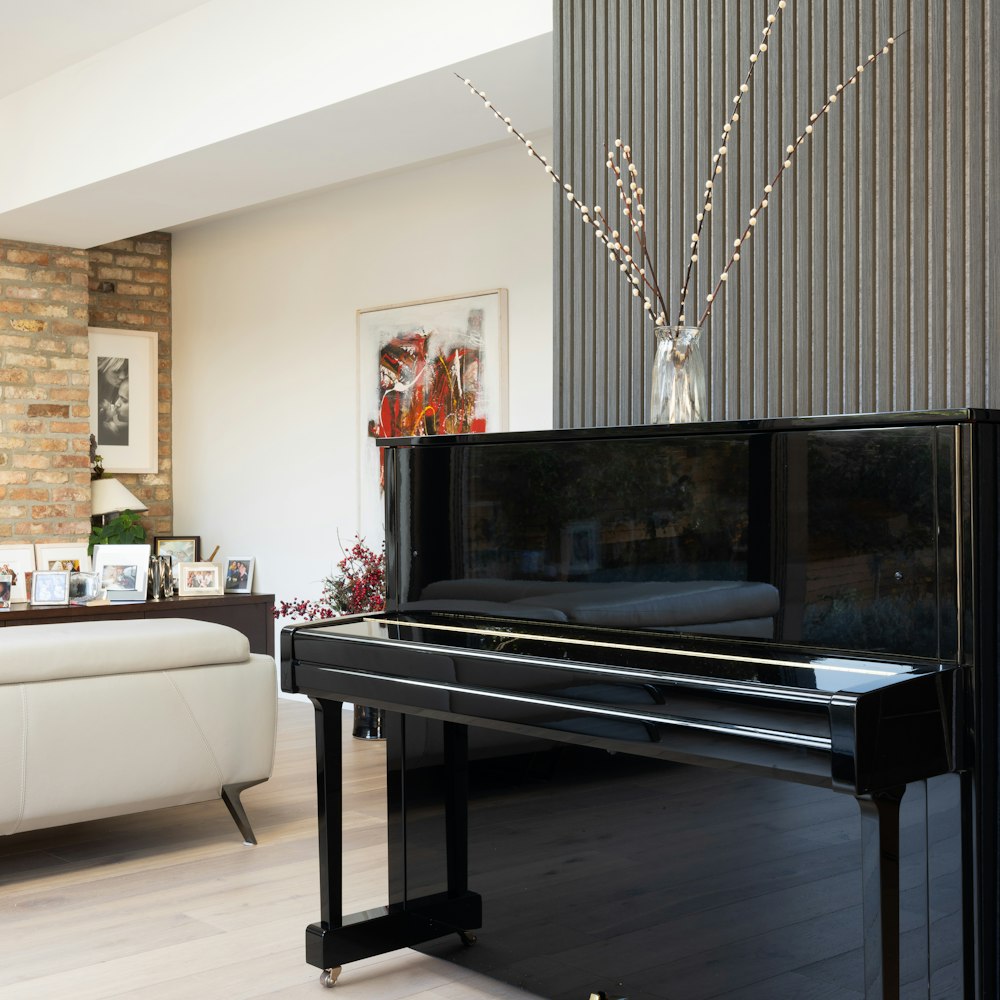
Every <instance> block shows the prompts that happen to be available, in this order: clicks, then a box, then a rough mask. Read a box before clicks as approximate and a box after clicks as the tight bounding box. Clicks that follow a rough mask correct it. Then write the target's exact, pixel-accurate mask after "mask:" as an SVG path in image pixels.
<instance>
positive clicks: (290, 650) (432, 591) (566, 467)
mask: <svg viewBox="0 0 1000 1000" xmlns="http://www.w3.org/2000/svg"><path fill="white" fill-rule="evenodd" d="M384 447H385V468H386V485H387V491H386V511H387V579H388V595H387V603H386V610H385V612H384V613H381V614H378V615H371V616H363V617H357V618H350V619H340V620H338V621H337V622H335V623H332V624H331V623H309V624H307V625H298V626H289V627H288V628H286V629H285V630H284V632H283V636H282V685H283V687H284V688H285V689H286V690H289V691H300V692H303V693H305V694H307V695H309V696H310V697H311V698H312V699H313V701H314V704H315V706H316V708H317V749H318V753H319V755H320V767H319V784H318V790H319V806H320V820H321V822H320V850H321V869H322V870H321V920H320V922H319V923H317V924H314V925H312V926H310V928H308V930H307V935H306V937H307V953H306V954H307V961H309V962H310V963H311V964H313V965H316V966H317V967H320V968H332V967H336V966H340V965H342V964H343V963H345V962H350V961H353V960H355V959H358V958H362V957H365V956H369V955H373V954H378V953H381V952H384V951H387V950H390V949H392V948H397V947H402V946H406V945H410V946H414V945H423V946H425V947H426V948H428V949H430V950H433V951H435V953H437V954H443V955H445V956H446V957H449V958H450V959H451V960H454V961H461V962H462V963H463V964H467V965H470V966H472V967H477V965H478V966H481V967H483V968H488V969H489V971H490V973H491V974H493V975H496V976H497V977H498V978H503V979H506V980H508V981H511V982H516V983H518V984H520V985H523V986H525V987H526V988H528V989H532V990H534V991H535V992H538V993H540V994H542V995H545V996H550V997H553V998H561V997H566V998H567V1000H568V998H570V997H573V996H585V995H587V992H588V989H591V990H593V991H594V992H597V991H598V990H600V989H614V990H615V991H616V993H617V994H619V995H627V996H628V997H629V998H630V1000H642V998H646V997H648V998H660V997H663V996H667V995H669V996H678V997H680V996H683V997H691V998H694V997H701V996H705V997H708V996H718V997H723V996H724V997H731V998H733V1000H735V998H736V997H747V998H749V997H751V996H775V995H779V994H780V993H781V991H782V990H783V991H785V993H786V994H787V995H795V996H797V997H801V998H803V1000H805V998H807V997H809V996H816V997H833V996H843V997H845V998H847V997H857V996H861V995H864V996H866V997H868V998H876V997H878V998H898V997H900V996H910V995H920V996H932V997H936V998H939V997H965V998H967V1000H971V998H973V997H982V996H989V995H997V978H996V962H997V949H996V931H997V923H996V904H997V890H996V874H995V863H994V859H995V857H996V805H995V787H996V761H995V758H996V739H995V722H994V718H995V692H994V680H993V677H994V674H995V671H996V667H997V648H996V634H995V633H996V621H995V615H994V614H993V611H994V609H995V607H996V599H995V597H996V544H997V531H996V527H997V525H996V522H997V498H996V493H997V477H996V453H997V440H996V421H995V419H994V416H993V415H992V414H991V413H985V412H979V411H947V412H940V413H928V414H891V415H884V416H877V417H872V416H869V417H840V418H809V419H797V420H776V421H766V422H754V423H740V424H703V425H689V426H681V427H642V428H611V429H609V428H603V429H588V430H577V431H552V432H533V433H528V434H499V435H478V436H463V437H434V438H417V439H406V440H394V441H389V442H385V443H384ZM344 701H354V702H358V703H363V704H367V705H375V706H379V707H382V708H384V709H386V710H387V711H388V717H387V723H388V726H389V741H388V750H389V774H388V782H389V796H390V803H389V804H390V835H389V866H390V898H389V901H388V905H387V906H386V907H385V908H384V909H383V910H381V911H379V912H377V913H373V912H371V911H369V912H366V913H365V914H356V915H353V916H345V915H343V914H342V913H341V905H340V863H339V853H340V833H339V819H338V817H339V767H340V757H339V754H340V705H341V703H342V702H344ZM609 754H610V755H612V756H611V757H609ZM774 779H778V780H779V781H780V782H781V784H780V785H777V784H776V783H775V780H774ZM809 787H812V788H813V789H815V791H808V790H807V789H808V788H809ZM708 789H711V790H712V792H711V795H708V794H705V793H706V792H707V790H708ZM775 789H777V790H778V791H775ZM797 789H798V790H797ZM827 789H832V790H834V791H837V792H841V793H846V794H847V795H848V796H850V797H853V799H854V800H856V802H857V803H858V805H859V806H860V816H861V821H860V824H859V823H858V822H857V820H856V819H855V820H854V821H853V823H851V822H850V820H849V817H845V816H843V815H841V814H840V813H838V814H837V818H836V824H840V825H839V826H835V825H832V824H833V821H831V825H830V826H829V830H831V831H832V830H834V829H836V831H837V832H836V835H835V836H831V839H832V840H833V841H835V842H836V843H831V844H829V845H827V847H826V848H824V851H823V852H821V853H820V854H819V855H818V860H817V862H816V864H819V865H828V864H830V863H831V861H832V859H833V858H834V856H836V857H837V858H838V859H839V860H838V861H837V864H838V865H840V866H841V867H840V868H838V869H837V874H836V875H834V874H832V873H826V872H825V869H824V873H826V874H829V878H830V879H833V880H834V881H831V882H829V884H827V883H825V882H823V880H822V879H819V880H817V881H814V882H809V883H808V884H806V883H807V881H808V880H806V879H804V878H802V879H799V880H798V881H801V883H802V885H801V886H800V887H799V888H797V889H796V892H797V893H798V896H796V897H795V901H793V902H789V899H791V897H788V898H785V897H784V896H783V897H782V901H781V903H780V906H781V907H788V908H789V912H797V911H796V910H795V908H796V907H799V908H800V909H801V910H802V912H803V913H805V912H806V911H808V913H809V914H810V916H809V919H808V920H806V919H805V918H803V919H801V920H799V919H790V920H786V921H784V922H780V921H779V926H778V927H776V928H775V929H774V931H773V933H772V936H771V938H766V937H765V938H760V937H759V935H760V934H761V933H763V930H764V924H766V923H767V922H768V920H769V919H773V914H771V915H769V914H770V911H769V910H768V909H767V907H766V906H765V905H764V904H762V905H761V907H760V912H759V913H756V914H754V912H753V910H752V908H748V904H740V905H742V907H743V909H741V910H740V914H741V916H740V917H739V918H738V919H735V918H734V914H735V911H734V910H733V905H734V902H733V901H736V900H741V899H747V900H749V899H752V898H755V896H761V895H762V894H763V890H762V889H761V887H760V885H758V884H756V883H755V882H754V879H755V878H757V879H759V878H760V874H759V873H762V872H765V871H771V870H773V871H774V872H776V873H778V872H783V874H782V875H777V874H776V875H774V877H773V879H772V880H771V881H772V882H773V881H774V879H777V878H782V877H787V870H786V869H787V868H788V866H789V864H791V862H789V861H788V860H787V859H788V858H789V857H797V856H798V854H799V853H802V852H804V851H806V849H807V848H808V849H809V850H812V849H814V848H815V847H816V843H815V841H816V839H817V837H818V838H819V840H823V839H824V838H825V837H826V836H828V830H827V828H826V827H823V828H821V829H817V828H816V827H815V822H816V821H815V820H811V819H810V818H811V817H813V816H816V815H819V814H820V813H822V812H827V811H829V810H830V809H832V808H833V807H834V805H835V804H836V802H837V801H850V800H849V799H846V800H845V799H844V798H839V797H837V796H834V797H833V799H826V798H823V795H824V794H825V792H824V791H823V790H827ZM904 793H905V794H904ZM817 796H820V797H819V798H817ZM776 800H777V801H780V803H781V805H780V808H776V807H775V804H774V803H775V801H776ZM557 801H558V802H559V803H560V810H559V811H560V812H561V813H562V814H563V815H558V814H557V813H552V814H549V812H548V811H547V810H548V809H549V807H550V806H551V805H552V803H554V802H557ZM828 802H829V803H830V805H829V806H828V805H827V803H828ZM836 808H837V809H839V808H840V807H839V805H837V806H836ZM744 809H746V810H750V813H747V814H746V815H744V816H743V821H744V822H751V825H752V824H753V823H764V824H766V825H767V828H768V829H769V830H770V831H771V834H772V835H771V836H769V837H766V838H755V837H752V836H750V837H742V836H741V831H740V830H739V828H738V824H739V819H737V818H734V816H738V815H739V814H740V810H744ZM580 810H584V811H583V812H581V811H580ZM901 810H902V815H903V816H904V822H903V840H902V841H901V840H900V815H901ZM755 811H758V812H759V813H760V816H759V818H753V819H752V820H748V819H747V818H746V817H747V815H751V814H754V812H755ZM855 812H857V810H855ZM595 813H596V814H597V817H596V818H595V816H594V814H595ZM911 814H912V815H911ZM583 815H585V816H586V819H585V820H581V819H580V817H581V816H583ZM601 815H603V816H605V817H606V821H604V820H602V819H601ZM564 817H565V818H564ZM570 817H574V818H570ZM668 817H669V818H668ZM907 817H909V818H907ZM810 822H812V824H813V825H810ZM499 823H502V824H504V829H503V830H502V832H501V833H500V834H498V832H497V825H498V824H499ZM665 823H668V824H673V827H672V828H673V832H674V837H673V839H671V840H669V841H665V840H663V839H662V837H661V836H659V835H657V834H656V833H655V832H653V833H651V832H650V831H656V829H657V827H658V826H660V827H662V826H663V825H664V824H665ZM782 824H785V825H784V826H783V825H782ZM841 843H843V844H844V845H845V846H846V847H847V848H849V850H848V851H847V852H846V853H843V852H840V844H841ZM567 844H571V845H573V846H572V848H571V849H569V850H567V848H566V846H565V845H567ZM782 844H784V846H783V847H782ZM789 845H792V846H789ZM782 851H784V853H782ZM901 852H902V862H901V860H900V859H901ZM672 855H673V856H675V857H676V859H681V858H685V857H686V858H687V860H686V861H683V862H679V864H680V868H679V867H678V864H672V863H671V861H672ZM802 856H805V854H803V855H802ZM809 856H810V857H812V855H811V854H810V855H809ZM568 857H572V859H574V860H576V859H577V858H578V857H579V859H580V861H581V862H584V861H585V862H586V864H585V868H584V869H581V870H580V871H579V872H576V871H575V870H574V872H573V873H572V874H570V873H568V872H567V871H563V870H562V866H563V865H564V864H565V863H566V861H567V859H568ZM612 858H614V859H616V860H615V861H612V860H611V859H612ZM620 858H626V859H627V858H631V859H633V860H632V863H631V864H621V863H618V861H617V859H620ZM783 859H784V869H783V868H782V864H783ZM698 865H705V866H707V867H706V872H707V874H706V875H705V876H704V877H702V878H701V879H700V883H701V884H702V887H701V888H699V889H698V891H697V892H696V891H695V890H694V889H693V888H692V887H691V886H690V885H688V884H687V883H685V887H684V890H683V893H680V894H679V890H678V885H679V883H678V872H679V871H681V872H682V871H683V868H684V867H685V866H687V867H688V868H690V869H691V870H694V869H695V867H697V866H698ZM727 865H731V866H732V870H729V871H728V872H727V874H726V877H725V889H724V890H723V889H722V888H721V887H720V888H719V889H713V890H712V891H709V890H708V888H707V886H708V885H709V883H711V884H712V885H713V886H714V885H715V884H716V882H717V878H718V877H719V876H718V875H717V873H716V872H713V871H712V867H713V866H715V867H716V868H717V869H718V870H719V871H723V870H726V866H727ZM901 871H902V879H903V881H902V882H901ZM798 881H797V883H796V884H798ZM833 885H835V886H836V892H834V891H832V889H831V886H833ZM515 886H516V887H518V892H517V893H514V892H513V888H514V887H515ZM721 891H724V892H725V893H726V896H727V901H726V903H725V905H722V904H721V903H720V897H719V895H718V893H719V892H721ZM782 891H785V890H784V889H783V890H782ZM787 891H788V892H791V889H788V890H787ZM713 893H715V894H714V895H713ZM810 893H811V895H810ZM680 896H684V897H685V898H684V899H682V898H680ZM772 905H778V904H777V902H776V900H772ZM595 907H598V909H596V910H595ZM609 911H610V912H613V913H614V914H617V915H618V917H619V918H620V919H618V920H611V919H608V917H607V916H605V915H604V914H607V913H608V912H609ZM709 912H712V913H716V915H717V918H718V919H717V922H716V923H715V924H712V923H711V921H709V920H707V918H706V916H705V914H707V913H709ZM580 913H590V914H591V921H590V923H585V924H584V925H583V926H577V924H578V918H577V916H576V915H577V914H580ZM597 914H601V915H600V916H597ZM848 915H850V917H849V916H848ZM901 916H902V923H901ZM734 920H735V922H734ZM702 921H706V923H705V926H704V927H702ZM757 925H760V926H759V927H758V926H757ZM599 926H601V927H603V930H602V931H601V933H600V935H599V936H598V937H597V938H595V934H596V933H597V928H598V927H599ZM696 926H697V927H699V928H701V930H700V931H699V932H698V933H697V934H695V933H693V932H692V930H691V928H693V927H696ZM737 926H741V928H742V929H741V930H739V931H738V932H737V931H736V930H734V928H735V927H737ZM807 927H808V928H810V934H811V936H808V935H806V934H805V933H804V932H803V933H801V934H800V932H802V931H803V928H807ZM478 928H481V931H479V936H480V938H481V941H480V943H479V944H478V945H477V947H476V948H474V949H468V950H465V951H461V952H459V953H458V954H453V952H452V950H450V949H451V946H450V945H448V944H447V943H445V942H446V941H447V940H449V939H448V936H449V935H451V936H452V937H451V938H450V940H456V939H455V938H454V937H453V936H454V935H455V934H456V933H459V934H465V933H466V932H468V931H470V930H472V929H478ZM553 928H558V932H556V931H554V930H553ZM706 928H710V929H706ZM685 935H687V937H686V938H685V944H684V946H683V948H678V950H677V954H676V956H675V957H674V958H672V959H671V958H669V956H667V955H666V954H664V955H663V956H661V958H660V960H657V956H658V955H659V952H660V951H662V950H664V949H666V950H667V951H669V948H667V942H668V941H669V942H671V943H674V942H675V941H677V940H678V939H679V937H678V936H681V937H683V936H685ZM734 935H735V936H734ZM740 935H742V936H740ZM548 936H551V938H549V937H548ZM799 936H801V937H803V945H802V949H801V951H800V952H796V941H797V940H798V937H799ZM901 940H904V941H906V947H905V948H904V949H903V954H904V959H905V960H904V961H903V962H902V963H901V961H900V955H901V949H900V942H901ZM596 941H600V942H601V943H600V945H598V944H596V943H595V942H596ZM706 942H713V946H712V948H707V946H706ZM751 942H752V943H751ZM706 948H707V950H706ZM702 951H704V954H701V953H702ZM693 952H698V953H699V954H701V958H700V959H698V960H696V959H693V958H691V955H692V953H693ZM778 952H780V953H781V955H782V958H781V961H780V962H775V960H774V956H775V954H776V953H778ZM786 953H787V954H786ZM570 956H574V957H572V958H571V957H570ZM765 956H769V957H768V958H767V960H766V961H765V959H764V957H765ZM823 956H827V957H826V958H823ZM855 956H856V957H855ZM685 963H686V964H685ZM772 966H773V968H772ZM570 969H573V970H574V971H569V970H570ZM719 969H724V970H725V972H724V974H720V973H719V972H718V971H715V972H712V973H711V975H710V974H709V971H708V970H719ZM685 975H687V976H689V980H685V978H684V977H685ZM720 975H721V978H719V976H720ZM713 977H715V978H717V979H718V982H715V985H714V986H713V987H712V988H711V989H709V987H708V985H707V983H708V982H709V981H713V982H714V979H713ZM668 980H669V981H670V982H672V983H673V984H674V986H673V989H674V992H670V993H665V992H663V990H664V989H665V986H664V983H665V982H666V981H668ZM685 982H687V983H688V985H687V986H685V985H684V983H685ZM695 984H700V985H695ZM712 990H714V992H713V991H712ZM755 990H756V992H754V991H755ZM838 990H840V991H841V992H837V991H838ZM769 991H770V992H769ZM813 991H814V992H813ZM914 991H916V992H914Z"/></svg>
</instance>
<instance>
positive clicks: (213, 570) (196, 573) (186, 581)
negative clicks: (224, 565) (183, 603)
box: [177, 562, 222, 597]
mask: <svg viewBox="0 0 1000 1000" xmlns="http://www.w3.org/2000/svg"><path fill="white" fill-rule="evenodd" d="M177 593H178V594H179V595H180V596H181V597H211V596H212V595H213V594H214V595H219V594H221V593H222V573H221V571H220V569H219V567H218V566H216V564H215V563H210V562H195V563H186V562H185V563H181V564H180V567H179V568H178V571H177Z"/></svg>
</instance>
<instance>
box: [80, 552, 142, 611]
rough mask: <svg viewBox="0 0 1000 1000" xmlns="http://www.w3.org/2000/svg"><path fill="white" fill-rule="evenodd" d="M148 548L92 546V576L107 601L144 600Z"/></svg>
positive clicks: (132, 601) (133, 601) (131, 601)
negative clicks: (97, 582) (97, 581)
mask: <svg viewBox="0 0 1000 1000" xmlns="http://www.w3.org/2000/svg"><path fill="white" fill-rule="evenodd" d="M149 549H150V547H149V546H148V545H95V546H94V572H95V573H96V574H97V577H98V580H99V586H100V588H101V590H102V591H107V596H108V600H109V601H115V602H129V603H138V602H141V601H145V600H146V580H147V576H148V573H149Z"/></svg>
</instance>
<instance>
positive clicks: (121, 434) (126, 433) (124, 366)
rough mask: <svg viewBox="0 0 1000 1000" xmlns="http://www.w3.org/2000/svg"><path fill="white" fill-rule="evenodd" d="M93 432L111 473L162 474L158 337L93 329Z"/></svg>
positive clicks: (91, 365) (91, 393)
mask: <svg viewBox="0 0 1000 1000" xmlns="http://www.w3.org/2000/svg"><path fill="white" fill-rule="evenodd" d="M89 340H90V430H91V433H92V434H93V435H94V437H95V438H96V439H97V451H98V453H99V454H100V456H101V458H102V459H103V466H104V470H105V471H106V472H156V471H157V467H158V466H157V450H156V449H157V440H158V439H157V415H158V412H159V406H158V390H157V337H156V333H155V332H154V331H152V330H108V329H102V328H100V327H91V328H90V331H89Z"/></svg>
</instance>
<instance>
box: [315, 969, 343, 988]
mask: <svg viewBox="0 0 1000 1000" xmlns="http://www.w3.org/2000/svg"><path fill="white" fill-rule="evenodd" d="M340 973H341V967H340V966H339V965H338V966H337V967H336V968H335V969H324V970H323V971H322V972H321V973H320V974H319V981H320V983H322V984H323V985H324V986H325V987H326V988H327V989H328V990H332V989H333V984H334V983H336V981H337V979H338V978H339V976H340Z"/></svg>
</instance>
